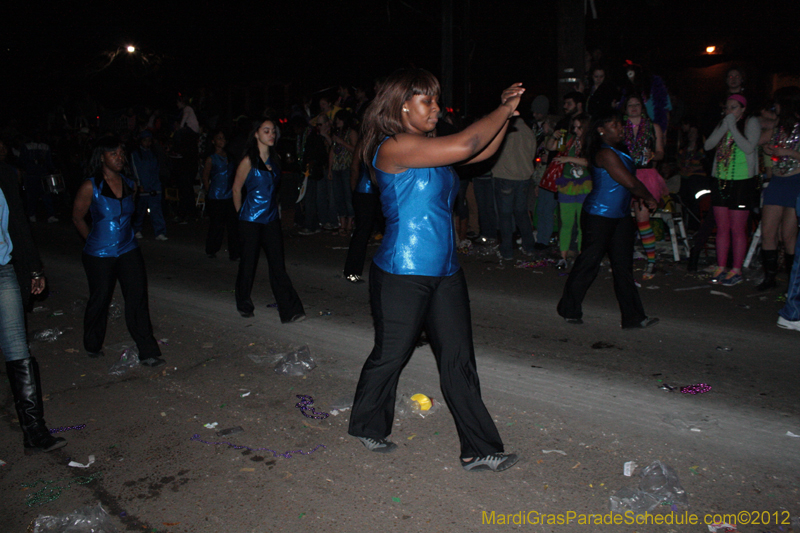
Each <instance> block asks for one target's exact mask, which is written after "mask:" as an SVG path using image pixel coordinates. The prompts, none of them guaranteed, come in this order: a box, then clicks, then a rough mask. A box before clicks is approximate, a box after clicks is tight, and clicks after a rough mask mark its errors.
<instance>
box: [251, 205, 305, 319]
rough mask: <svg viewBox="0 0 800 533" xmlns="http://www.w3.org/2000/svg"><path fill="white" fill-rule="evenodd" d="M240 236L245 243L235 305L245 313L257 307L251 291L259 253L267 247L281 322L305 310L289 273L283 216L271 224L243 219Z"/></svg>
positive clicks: (271, 279) (270, 278) (270, 277)
mask: <svg viewBox="0 0 800 533" xmlns="http://www.w3.org/2000/svg"><path fill="white" fill-rule="evenodd" d="M239 238H240V239H241V243H242V258H241V259H240V260H239V274H238V276H236V308H237V309H238V310H239V311H242V312H245V313H251V312H253V310H254V309H255V306H254V305H253V300H251V299H250V293H251V292H252V290H253V282H254V281H255V278H256V268H257V267H258V255H259V252H260V251H261V250H264V253H265V254H266V256H267V264H268V265H269V285H270V287H271V288H272V294H273V296H275V301H276V302H278V314H279V315H280V317H281V322H289V321H290V320H291V319H292V318H294V317H295V316H297V315H302V314H305V311H304V310H303V303H302V302H301V301H300V297H299V296H298V295H297V291H295V290H294V286H293V285H292V280H291V279H289V274H287V273H286V263H285V261H284V257H283V234H282V233H281V221H280V219H275V220H273V221H272V222H270V223H268V224H260V223H258V222H247V221H245V220H240V221H239Z"/></svg>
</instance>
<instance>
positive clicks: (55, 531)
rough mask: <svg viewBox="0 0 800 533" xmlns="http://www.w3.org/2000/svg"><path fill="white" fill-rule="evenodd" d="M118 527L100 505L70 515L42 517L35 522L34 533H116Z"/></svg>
mask: <svg viewBox="0 0 800 533" xmlns="http://www.w3.org/2000/svg"><path fill="white" fill-rule="evenodd" d="M117 531H119V530H118V529H117V526H115V525H114V523H113V522H112V521H111V516H110V515H109V514H108V513H107V512H106V511H105V509H103V506H102V505H100V504H99V503H98V504H97V505H96V506H94V507H82V508H80V509H77V510H75V511H72V512H71V513H68V514H60V515H56V516H48V515H41V516H39V517H37V518H36V520H35V521H34V522H33V533H67V532H69V533H116V532H117Z"/></svg>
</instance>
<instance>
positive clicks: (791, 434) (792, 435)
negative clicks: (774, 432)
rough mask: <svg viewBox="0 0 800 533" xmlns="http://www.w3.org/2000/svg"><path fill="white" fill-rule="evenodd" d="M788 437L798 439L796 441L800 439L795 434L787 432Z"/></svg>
mask: <svg viewBox="0 0 800 533" xmlns="http://www.w3.org/2000/svg"><path fill="white" fill-rule="evenodd" d="M786 436H787V437H794V438H796V439H800V435H795V434H794V433H792V432H791V431H787V432H786Z"/></svg>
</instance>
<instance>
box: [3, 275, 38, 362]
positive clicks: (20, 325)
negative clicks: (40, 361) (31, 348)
mask: <svg viewBox="0 0 800 533" xmlns="http://www.w3.org/2000/svg"><path fill="white" fill-rule="evenodd" d="M0 349H2V350H3V355H4V356H5V358H6V361H16V360H19V359H27V358H28V357H30V356H31V355H30V353H29V352H28V341H27V339H26V338H25V311H24V309H23V308H22V295H21V294H20V288H19V281H17V274H16V273H15V272H14V266H13V265H12V264H11V263H9V264H7V265H2V266H0Z"/></svg>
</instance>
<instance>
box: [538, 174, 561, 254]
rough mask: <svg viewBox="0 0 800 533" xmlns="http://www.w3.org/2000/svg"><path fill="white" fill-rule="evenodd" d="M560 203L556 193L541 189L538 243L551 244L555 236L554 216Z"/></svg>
mask: <svg viewBox="0 0 800 533" xmlns="http://www.w3.org/2000/svg"><path fill="white" fill-rule="evenodd" d="M556 207H558V202H557V201H556V193H554V192H550V191H546V190H544V189H542V188H541V187H539V196H538V199H537V202H536V220H537V223H536V230H537V231H536V243H537V244H544V245H545V246H547V245H549V244H550V237H552V236H553V215H555V212H556Z"/></svg>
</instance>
